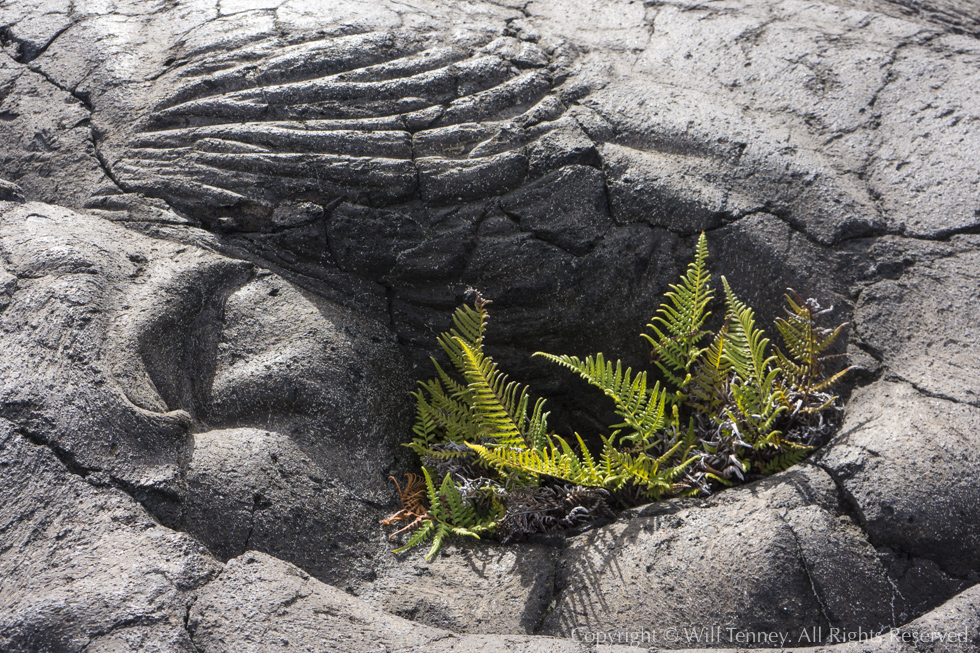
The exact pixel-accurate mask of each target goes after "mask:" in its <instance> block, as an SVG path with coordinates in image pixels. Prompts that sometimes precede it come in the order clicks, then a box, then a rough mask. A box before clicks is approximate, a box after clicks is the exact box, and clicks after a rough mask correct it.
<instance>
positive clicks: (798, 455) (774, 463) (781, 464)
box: [762, 447, 813, 476]
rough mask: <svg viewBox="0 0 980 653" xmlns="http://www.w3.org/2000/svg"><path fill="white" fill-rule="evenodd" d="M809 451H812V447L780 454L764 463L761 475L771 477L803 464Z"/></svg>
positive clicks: (794, 449)
mask: <svg viewBox="0 0 980 653" xmlns="http://www.w3.org/2000/svg"><path fill="white" fill-rule="evenodd" d="M811 451H813V447H802V448H793V449H790V450H789V451H787V452H786V453H783V454H780V455H778V456H776V457H775V458H773V459H772V460H770V461H769V462H768V463H766V465H765V467H763V468H762V473H763V474H764V475H766V476H771V475H772V474H775V473H776V472H781V471H783V470H784V469H789V468H790V467H792V466H793V465H797V464H799V463H801V462H803V459H804V458H806V457H807V456H808V455H809V454H810V452H811Z"/></svg>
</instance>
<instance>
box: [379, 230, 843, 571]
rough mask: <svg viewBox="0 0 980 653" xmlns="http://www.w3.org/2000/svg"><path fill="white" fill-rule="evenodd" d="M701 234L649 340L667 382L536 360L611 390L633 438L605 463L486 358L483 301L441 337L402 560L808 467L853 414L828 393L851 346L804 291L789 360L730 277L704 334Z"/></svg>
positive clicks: (421, 420)
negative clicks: (455, 540) (825, 323)
mask: <svg viewBox="0 0 980 653" xmlns="http://www.w3.org/2000/svg"><path fill="white" fill-rule="evenodd" d="M707 257H708V249H707V242H706V239H705V236H704V234H701V236H700V238H699V239H698V244H697V251H696V254H695V257H694V260H693V261H692V262H691V264H690V265H689V266H688V268H687V271H686V273H685V274H684V276H683V277H681V279H680V282H679V283H677V284H676V285H672V286H671V287H670V288H671V290H670V291H669V292H667V293H666V296H665V301H664V303H663V304H662V305H661V306H660V309H659V310H658V312H657V314H656V315H655V316H654V318H653V320H652V321H651V323H650V324H649V325H647V328H648V329H649V333H644V334H643V337H644V338H645V339H647V340H648V341H649V343H650V345H651V347H652V358H653V361H654V363H655V365H656V367H657V368H659V376H660V380H658V381H656V382H654V383H652V384H651V383H650V378H649V377H648V372H647V371H640V372H637V373H634V372H633V370H632V369H630V368H627V369H625V370H624V369H623V365H622V364H621V362H619V361H617V362H615V363H613V362H610V361H607V360H605V358H604V356H603V355H602V354H601V353H599V354H596V355H595V356H589V357H587V358H585V359H584V360H581V359H579V358H577V357H575V356H565V355H561V356H556V355H553V354H547V353H542V352H539V353H537V354H535V356H540V357H543V358H545V359H547V360H549V361H552V362H554V363H556V364H557V365H560V366H563V367H565V368H567V369H568V370H571V371H572V372H574V373H576V374H578V375H579V376H581V377H582V378H583V379H585V381H587V382H588V383H590V384H592V385H593V386H596V387H597V388H599V389H600V390H602V391H603V392H604V393H605V394H606V396H607V397H609V399H611V400H612V402H613V403H614V404H615V411H616V414H617V415H618V416H619V418H621V419H622V421H621V422H620V423H617V424H613V425H611V426H610V427H609V428H610V432H609V434H608V435H603V436H601V441H602V447H601V450H599V451H596V452H592V451H590V450H589V448H588V447H586V445H585V442H583V440H582V438H581V437H580V436H579V435H578V434H575V437H574V441H569V439H566V438H563V437H561V436H559V435H557V434H555V433H553V432H551V431H550V430H549V428H548V415H549V414H548V413H547V412H546V411H545V400H544V399H537V400H534V401H532V399H531V396H530V394H529V392H528V388H527V387H526V386H523V385H521V384H519V383H517V382H515V381H510V380H508V378H507V376H506V375H504V374H503V373H502V372H501V371H500V370H499V369H498V367H497V365H496V363H494V361H493V360H492V359H491V358H490V357H489V356H487V355H486V354H485V353H484V351H483V346H484V336H485V331H486V326H487V305H488V304H489V303H490V302H489V301H487V300H485V299H484V298H483V297H481V296H480V295H479V293H473V294H474V296H475V299H474V301H473V305H472V306H471V305H469V304H464V305H463V306H462V307H460V308H459V309H458V310H457V311H456V313H455V314H454V315H453V325H454V326H453V328H452V329H450V331H448V332H447V333H443V334H441V335H440V336H439V344H440V345H441V346H442V349H443V350H444V351H445V353H446V355H447V356H448V358H449V361H450V362H451V364H452V367H453V368H454V370H452V371H447V370H446V369H444V368H443V367H442V366H441V365H439V363H438V362H436V361H435V359H433V363H434V364H435V369H436V373H437V375H436V377H435V378H433V379H430V380H428V381H425V382H421V383H420V387H419V389H418V391H417V392H415V393H414V396H415V399H416V401H417V409H416V422H415V425H414V427H413V432H414V438H413V440H412V442H411V443H409V444H408V445H407V446H409V447H410V448H412V449H413V450H414V451H415V452H416V453H417V454H418V455H419V457H420V459H421V461H422V464H423V467H422V474H421V475H417V474H409V475H407V479H406V485H405V487H404V488H403V487H401V486H400V485H398V484H397V481H396V485H398V491H399V496H400V499H401V502H402V509H401V510H399V511H398V512H397V513H396V514H394V515H392V516H391V517H389V518H388V519H386V520H385V521H384V522H383V523H384V524H386V525H392V524H395V523H398V522H407V523H406V524H404V525H403V527H402V528H401V529H400V530H398V531H397V532H396V533H395V534H393V535H392V539H394V538H395V537H396V536H397V535H400V534H401V533H406V532H410V535H409V536H408V540H407V542H405V544H404V546H402V547H401V548H399V549H396V552H400V551H404V550H407V549H410V548H412V547H415V546H417V545H420V544H423V543H425V542H427V541H429V540H432V545H431V548H430V549H429V553H428V555H427V556H426V559H427V560H431V559H432V558H433V557H434V556H435V555H436V553H437V552H438V551H439V549H440V547H441V546H442V544H443V542H444V541H445V539H446V538H447V537H450V536H468V537H475V538H480V537H494V538H496V539H498V540H500V541H502V542H508V541H514V540H519V539H523V538H525V537H527V536H528V535H529V534H531V533H538V532H546V531H550V530H554V529H561V528H570V527H575V526H579V525H582V524H584V523H588V522H591V521H594V520H595V519H596V518H597V517H603V516H606V517H608V516H612V514H613V510H614V509H615V508H616V507H618V506H630V505H638V504H640V503H645V502H649V501H656V500H659V499H664V498H668V497H676V496H694V495H699V496H704V495H707V494H710V493H711V492H712V491H713V490H715V489H717V488H719V487H723V486H729V485H732V484H733V483H735V482H745V481H746V480H751V479H753V478H758V477H759V476H765V475H769V474H773V473H775V472H778V471H780V470H783V469H786V468H787V467H790V466H792V465H795V464H796V463H798V462H800V461H801V460H803V458H804V457H806V455H807V454H809V453H810V452H811V451H813V449H814V448H816V447H817V446H819V445H820V444H822V442H823V441H824V440H825V439H826V438H827V437H828V436H829V434H830V433H831V431H832V429H833V428H834V425H835V423H836V421H837V419H838V417H839V415H840V412H841V410H842V408H841V405H840V401H839V400H838V398H837V397H836V396H834V395H833V394H831V392H830V388H831V387H832V386H833V385H834V383H835V382H837V381H838V380H839V379H840V378H841V376H843V374H844V373H846V372H847V369H844V370H842V371H838V372H837V373H835V374H829V373H828V372H827V368H828V367H830V366H829V365H828V359H830V358H834V357H835V356H833V355H831V354H829V353H828V351H829V350H830V348H831V347H832V345H833V344H834V342H835V341H837V339H838V338H839V336H840V335H841V333H842V332H843V331H844V329H845V327H846V324H841V325H840V326H838V327H837V328H835V329H827V328H822V327H820V326H818V325H817V323H816V322H817V319H818V318H819V317H820V316H821V315H822V314H825V313H827V312H828V311H829V310H830V309H825V310H822V309H821V308H820V306H819V304H818V303H817V302H816V301H814V300H812V299H808V300H803V299H802V298H800V297H799V296H798V295H797V294H796V293H795V292H793V291H792V290H791V291H790V292H789V293H788V294H787V295H786V317H783V318H778V319H777V320H776V322H775V326H776V329H777V330H778V331H779V334H780V335H781V336H782V343H783V346H782V347H776V348H774V350H773V349H770V346H769V345H770V341H769V339H768V338H766V337H765V335H764V334H763V332H762V330H761V329H759V328H758V327H756V324H755V316H754V313H753V311H752V309H751V308H749V307H748V306H746V305H745V304H744V303H742V302H741V301H740V300H739V299H738V298H737V297H736V296H735V294H734V293H733V292H732V289H731V287H730V286H729V285H728V281H727V280H726V279H725V278H724V277H722V278H721V285H722V291H723V294H724V303H725V315H724V320H723V323H722V326H721V327H720V328H719V329H718V331H716V332H711V331H708V330H706V329H704V324H705V321H706V320H707V319H708V317H709V316H710V311H709V305H710V304H711V302H712V300H713V296H714V290H713V289H712V287H711V276H710V274H709V273H708V271H707V269H706V260H707Z"/></svg>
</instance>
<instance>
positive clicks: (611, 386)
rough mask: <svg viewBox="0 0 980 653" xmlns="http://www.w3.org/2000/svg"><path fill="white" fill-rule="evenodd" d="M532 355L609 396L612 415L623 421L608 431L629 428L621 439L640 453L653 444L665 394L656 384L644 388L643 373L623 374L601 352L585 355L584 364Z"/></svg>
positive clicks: (661, 420) (570, 358)
mask: <svg viewBox="0 0 980 653" xmlns="http://www.w3.org/2000/svg"><path fill="white" fill-rule="evenodd" d="M534 355H535V356H541V357H543V358H545V359H547V360H550V361H552V362H553V363H557V364H559V365H563V366H565V367H567V368H569V369H570V370H573V371H575V372H578V374H579V375H580V376H581V377H582V378H584V379H585V380H586V381H588V382H589V383H591V384H592V385H594V386H596V387H598V388H600V389H601V390H602V391H603V392H605V393H606V395H607V396H609V397H611V398H612V400H613V401H614V402H615V403H616V414H617V415H619V416H620V417H622V418H623V422H622V423H621V424H613V425H612V427H611V428H614V429H621V428H627V429H629V431H628V433H627V434H626V435H624V436H621V437H622V439H623V440H626V441H629V442H632V443H633V444H635V445H637V446H638V447H640V448H641V449H643V450H647V449H650V448H651V447H653V446H655V445H656V444H657V442H656V441H655V440H654V438H655V437H656V435H657V433H658V432H659V431H660V430H661V429H662V428H663V427H664V424H665V420H664V409H665V405H666V399H667V391H666V390H664V389H661V388H660V383H659V382H657V383H655V384H654V386H653V387H652V388H648V387H647V373H646V372H640V373H639V374H637V375H636V376H635V377H634V376H632V374H633V370H632V369H631V368H627V369H626V371H625V372H624V371H623V364H622V362H621V361H616V365H615V367H613V364H612V363H611V362H607V361H606V360H605V358H604V357H603V355H602V354H601V353H599V354H597V355H596V356H595V357H592V356H588V357H587V358H586V359H585V360H584V361H583V360H580V359H579V358H578V357H576V356H565V355H562V356H555V355H554V354H547V353H544V352H537V353H536V354H534Z"/></svg>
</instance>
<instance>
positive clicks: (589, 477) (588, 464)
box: [468, 435, 606, 487]
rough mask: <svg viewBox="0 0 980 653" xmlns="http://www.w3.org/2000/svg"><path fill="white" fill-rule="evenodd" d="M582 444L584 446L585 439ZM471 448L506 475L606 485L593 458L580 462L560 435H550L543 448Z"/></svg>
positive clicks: (487, 463) (586, 484)
mask: <svg viewBox="0 0 980 653" xmlns="http://www.w3.org/2000/svg"><path fill="white" fill-rule="evenodd" d="M556 441H557V443H558V444H556ZM579 442H580V444H581V440H579ZM468 446H469V447H470V448H471V449H472V450H473V451H475V452H476V454H477V456H478V457H479V459H480V461H481V462H483V463H484V464H485V465H487V466H488V467H491V468H493V469H497V470H499V471H501V472H502V473H505V474H506V473H508V472H510V471H518V472H524V473H528V474H533V475H535V476H550V477H553V478H557V479H561V480H563V481H568V482H570V483H574V484H575V485H584V486H588V487H604V486H605V483H606V481H605V478H604V477H603V476H602V473H601V470H600V468H599V467H597V466H596V465H594V464H592V461H591V458H588V459H587V460H581V459H579V457H578V456H577V455H576V454H575V452H574V451H572V448H571V447H570V446H569V444H568V443H567V442H566V441H565V440H564V439H563V438H561V437H559V436H557V435H554V436H550V437H549V442H548V445H547V446H546V447H542V448H540V449H524V448H517V447H485V446H482V445H479V444H472V443H470V444H469V445H468ZM582 447H583V451H586V454H585V455H588V454H587V450H586V449H585V448H584V444H582Z"/></svg>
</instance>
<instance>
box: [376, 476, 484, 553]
mask: <svg viewBox="0 0 980 653" xmlns="http://www.w3.org/2000/svg"><path fill="white" fill-rule="evenodd" d="M422 474H423V475H424V476H425V487H426V496H427V497H428V499H429V518H428V519H426V520H425V521H424V522H423V523H422V525H421V526H419V527H418V528H417V529H415V531H414V532H413V533H412V535H411V537H409V539H408V542H406V543H405V545H404V546H402V547H399V548H397V549H395V550H394V552H395V553H401V552H402V551H407V550H408V549H411V548H412V547H414V546H418V545H419V544H422V543H423V542H425V541H426V540H427V539H429V538H430V537H431V538H432V547H431V548H430V549H429V552H428V553H427V554H426V556H425V559H426V561H431V560H432V558H434V557H435V556H436V554H437V553H439V549H441V548H442V544H443V542H444V541H445V539H446V538H447V537H449V536H450V535H462V536H467V537H472V538H475V539H480V535H482V534H486V533H488V532H492V531H493V529H494V528H495V527H496V523H497V520H498V519H499V517H500V515H497V514H491V515H489V516H486V517H481V516H480V515H479V514H477V511H476V509H475V508H474V507H473V506H472V504H470V503H469V502H468V501H467V500H466V499H464V498H463V497H462V495H461V494H460V493H459V488H457V487H456V484H455V483H454V482H453V480H452V477H451V476H450V475H449V474H446V476H445V478H443V480H442V485H440V486H439V490H438V491H437V490H436V488H435V484H434V483H433V482H432V476H431V475H430V474H429V470H428V469H427V468H425V467H423V468H422Z"/></svg>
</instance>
